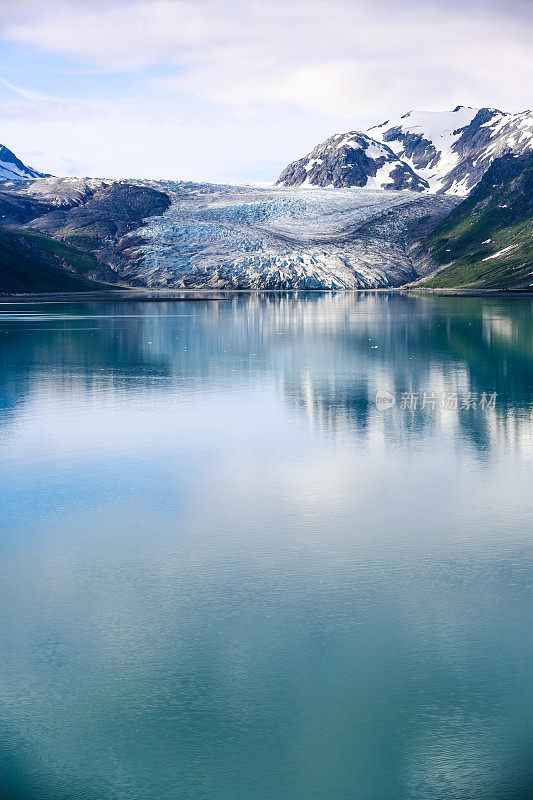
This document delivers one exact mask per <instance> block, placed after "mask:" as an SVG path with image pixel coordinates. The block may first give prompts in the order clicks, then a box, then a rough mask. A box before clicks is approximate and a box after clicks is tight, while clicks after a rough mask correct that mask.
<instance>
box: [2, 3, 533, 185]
mask: <svg viewBox="0 0 533 800" xmlns="http://www.w3.org/2000/svg"><path fill="white" fill-rule="evenodd" d="M531 16H532V15H531V10H530V8H528V5H527V4H525V3H522V2H520V0H514V2H513V0H509V2H507V3H505V4H504V3H503V2H498V0H492V2H491V0H488V1H487V2H484V3H477V2H471V3H469V4H465V3H459V2H454V0H452V2H448V3H446V4H443V3H440V2H436V0H435V2H433V1H432V0H407V1H406V2H403V3H399V2H394V1H393V0H307V1H306V2H304V1H303V0H270V1H269V2H267V1H266V0H150V1H148V0H136V1H133V2H132V0H117V1H116V2H112V1H111V2H106V3H104V2H100V0H92V2H90V3H88V2H82V1H81V0H80V1H79V2H73V1H72V0H70V2H62V0H56V1H55V2H53V0H52V2H47V3H42V2H35V1H34V0H20V2H19V3H17V4H16V5H14V4H13V3H12V2H3V0H0V23H1V25H2V31H1V35H2V37H3V38H4V39H6V40H9V41H10V42H13V43H19V44H22V45H26V46H30V47H32V48H34V49H36V50H42V51H46V52H49V53H53V54H56V55H60V56H65V57H68V58H70V59H71V60H73V61H74V62H75V63H77V64H82V65H84V66H85V67H86V68H89V69H91V70H93V71H95V72H102V73H106V72H112V71H124V72H126V73H127V74H129V75H130V76H131V78H132V81H134V82H135V84H136V91H137V93H138V95H139V98H140V100H139V102H140V103H141V104H144V105H145V110H144V112H143V111H142V110H138V111H137V113H138V115H139V116H140V117H143V115H144V116H145V117H146V118H148V117H149V116H150V115H152V117H154V118H156V117H159V119H160V121H161V122H160V134H159V136H160V138H161V139H164V138H165V136H164V134H163V133H162V132H161V128H162V126H163V125H164V124H170V123H173V124H175V125H176V128H175V131H174V141H175V143H176V147H184V146H187V147H188V146H189V144H191V146H192V148H193V156H194V157H193V160H194V158H196V157H197V156H198V155H199V154H198V152H197V151H195V149H194V148H195V146H194V142H192V143H190V142H189V130H194V131H196V133H195V136H198V132H201V131H202V125H205V126H207V129H208V130H209V136H210V138H211V141H212V142H213V141H214V140H215V139H217V140H218V141H217V144H216V145H215V150H216V149H217V147H218V146H219V144H220V151H221V153H223V154H224V153H225V154H226V156H227V158H229V160H230V161H232V163H233V160H234V159H236V158H238V154H239V153H240V152H242V150H243V147H244V149H245V150H246V147H247V142H248V141H249V140H250V138H251V137H252V136H253V137H257V138H256V140H255V143H254V144H255V147H256V149H258V148H262V149H263V150H264V149H265V148H271V152H272V159H271V160H272V161H273V162H276V161H277V159H278V158H280V159H282V160H281V161H280V164H279V165H280V166H281V165H282V163H283V161H284V160H286V158H288V157H289V156H290V157H291V158H292V157H293V156H296V155H298V154H299V153H300V152H302V151H303V150H305V147H306V146H307V145H309V146H310V145H311V144H313V143H314V142H313V141H309V138H310V136H311V134H312V135H315V134H318V132H319V131H322V130H323V131H324V135H326V134H328V133H331V132H333V130H337V129H339V130H342V129H346V128H354V127H363V126H364V125H366V124H368V123H369V122H370V121H380V120H381V119H383V118H385V117H388V116H393V115H396V114H398V113H403V112H405V111H407V110H409V109H411V108H413V107H418V108H420V107H422V108H428V109H437V108H447V107H452V106H453V105H456V104H459V103H464V104H467V105H491V106H500V107H503V108H505V109H509V110H521V109H522V108H523V107H526V106H527V105H528V104H529V102H530V85H531V82H532V78H533V75H532V67H533V58H532V56H531V44H530V42H531V33H532V32H531ZM154 72H155V74H156V75H158V77H154ZM102 81H105V77H102ZM25 102H26V105H24V103H22V102H19V106H18V109H19V112H20V114H21V118H22V116H23V115H24V114H28V115H29V114H30V113H31V106H32V101H31V98H26V101H25ZM110 103H111V105H110V106H107V107H106V106H104V105H101V108H100V113H98V112H97V110H96V111H95V108H94V107H91V106H90V105H88V104H85V112H86V117H87V119H88V120H90V119H91V118H92V119H93V120H94V119H95V118H98V119H99V120H102V119H103V120H104V122H105V120H106V119H107V116H108V115H109V114H110V115H111V117H112V118H113V119H114V121H115V122H116V125H117V126H118V127H119V126H120V119H121V118H123V117H124V113H125V112H124V108H123V105H124V104H123V99H122V98H121V97H120V96H119V95H117V97H116V98H115V101H114V103H113V101H112V98H111V100H110ZM186 103H189V104H193V105H194V104H196V105H198V107H203V117H202V114H199V116H198V118H193V119H191V120H190V122H189V125H188V124H187V119H186V115H184V116H182V117H180V116H179V114H178V115H177V114H176V113H174V111H173V106H174V105H184V104H186ZM78 104H79V102H78V98H68V97H64V98H55V99H54V100H53V101H52V102H50V115H51V117H55V118H57V116H58V115H59V116H60V115H61V113H62V112H63V111H64V110H65V109H68V108H69V107H72V113H73V114H78V115H79V113H80V112H79V111H78V110H75V108H74V107H77V106H78ZM33 105H34V106H35V109H34V110H35V113H36V114H37V117H39V118H41V117H40V115H41V114H42V113H43V111H44V108H43V103H42V101H39V100H38V99H35V101H34V102H33ZM16 110H17V109H16V105H15V104H14V103H13V102H12V103H11V112H9V109H6V107H5V106H4V113H8V114H9V113H11V115H12V116H13V115H15V114H16ZM133 111H134V109H133ZM1 112H2V109H1V108H0V113H1ZM81 113H82V114H83V112H81ZM129 114H130V112H129V111H128V112H127V113H125V116H129ZM210 114H211V115H212V116H211V118H210ZM106 115H107V116H106ZM298 115H300V117H299V118H298ZM193 116H194V115H193ZM268 118H270V122H269V123H266V124H265V120H266V119H268ZM115 122H114V123H113V124H115ZM153 122H154V125H153V127H154V129H155V127H156V125H155V119H154V120H153ZM128 124H130V123H129V122H128ZM142 124H145V122H143V123H142ZM146 124H148V123H146ZM293 125H296V126H299V130H298V129H295V130H292V129H291V130H289V128H290V126H293ZM93 127H94V125H93ZM108 127H109V126H108ZM118 127H117V130H118ZM130 127H131V125H130ZM262 129H264V130H265V134H264V135H262V133H261V130H262ZM272 130H277V132H278V135H277V140H278V141H272V139H271V138H267V137H266V131H268V132H269V133H268V136H269V137H270V131H272ZM131 135H132V136H134V137H135V136H136V133H135V132H134V131H132V132H131ZM223 137H229V138H228V139H226V140H224V142H223V143H221V139H222V138H223ZM280 139H281V140H283V141H284V142H285V147H284V148H283V147H282V146H281V144H280V141H279V140H280ZM200 140H201V141H202V142H203V141H204V139H203V137H202V136H200ZM297 140H299V141H300V142H301V147H300V148H299V149H298V150H296V151H294V150H293V149H292V146H293V144H292V143H293V142H296V141H297ZM304 142H305V145H304ZM296 146H297V145H296ZM212 147H213V145H212ZM282 151H283V152H285V153H286V156H283V155H281V153H282ZM167 155H169V154H167ZM202 157H203V159H204V163H205V162H206V160H209V158H210V156H209V155H206V154H205V153H203V154H202ZM167 160H168V159H167ZM273 177H274V176H273Z"/></svg>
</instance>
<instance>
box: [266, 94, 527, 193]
mask: <svg viewBox="0 0 533 800" xmlns="http://www.w3.org/2000/svg"><path fill="white" fill-rule="evenodd" d="M359 139H364V140H365V142H366V147H365V149H364V152H365V154H366V155H367V159H366V161H365V162H364V163H361V162H362V161H363V160H362V158H361V157H360V158H359V166H362V167H364V170H363V172H364V175H363V177H361V175H360V174H357V175H354V171H353V170H352V169H351V168H350V162H351V161H353V160H354V158H353V157H352V158H350V156H349V155H348V154H347V151H346V147H344V146H343V147H341V146H340V142H343V143H344V142H345V141H349V140H353V141H359ZM335 143H337V144H336V147H335ZM380 146H381V147H386V148H387V150H386V151H380V150H379V148H380ZM532 148H533V113H532V112H531V111H522V112H519V113H516V114H511V113H508V112H504V111H500V110H499V109H496V108H488V107H487V108H481V109H478V108H474V107H471V106H456V107H455V108H454V109H453V111H444V112H438V111H409V112H407V113H406V114H403V115H402V116H401V117H400V118H399V119H398V120H386V121H385V122H382V123H380V124H378V125H374V126H372V127H371V128H369V129H368V131H366V132H362V131H350V132H349V133H347V134H335V135H334V136H332V137H330V138H329V139H327V140H326V141H325V142H322V143H321V144H319V145H317V146H316V147H315V148H314V149H313V150H312V151H311V152H310V153H308V154H307V155H306V156H304V157H303V158H300V159H298V160H297V161H295V162H292V164H289V165H288V167H286V168H285V169H284V170H283V171H282V173H281V175H280V177H279V178H278V181H277V185H280V186H322V187H326V186H329V187H337V186H343V187H347V186H359V187H361V188H365V187H366V188H387V189H400V190H401V189H404V188H410V189H414V190H415V191H420V192H428V193H432V194H451V195H456V196H458V197H463V196H467V195H468V194H469V192H470V191H471V190H472V189H473V188H474V187H475V186H476V185H477V183H478V182H479V181H480V180H481V178H482V177H483V175H484V173H485V172H486V171H487V169H488V168H489V167H490V165H491V163H492V162H493V161H494V159H495V158H498V157H500V156H502V155H505V154H506V153H513V154H514V155H522V154H523V153H525V152H528V151H531V149H532ZM385 154H386V157H385V158H381V160H379V157H380V156H385ZM394 159H396V161H395V167H394V170H395V172H396V176H398V177H399V176H400V175H403V176H405V175H409V176H410V177H409V182H410V185H409V186H406V185H403V182H402V181H401V180H398V179H396V180H392V181H391V180H390V179H389V180H388V182H387V183H385V182H383V183H382V184H381V185H377V184H376V182H375V180H374V179H375V178H376V175H379V174H382V175H383V174H384V172H383V167H384V165H385V164H392V163H394ZM380 170H381V173H380ZM384 177H385V178H387V179H388V178H389V175H388V174H386V175H384Z"/></svg>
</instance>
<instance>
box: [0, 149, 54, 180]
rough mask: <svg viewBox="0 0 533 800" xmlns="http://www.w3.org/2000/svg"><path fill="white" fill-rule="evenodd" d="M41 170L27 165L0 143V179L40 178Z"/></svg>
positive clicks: (41, 175)
mask: <svg viewBox="0 0 533 800" xmlns="http://www.w3.org/2000/svg"><path fill="white" fill-rule="evenodd" d="M42 177H44V176H43V174H42V173H41V172H37V170H36V169H33V168H32V167H27V166H26V165H25V164H23V163H22V161H21V160H20V159H19V158H17V156H16V155H15V154H14V153H12V152H11V150H9V149H8V148H7V147H6V146H5V145H3V144H2V145H0V180H2V181H5V180H21V179H24V178H42Z"/></svg>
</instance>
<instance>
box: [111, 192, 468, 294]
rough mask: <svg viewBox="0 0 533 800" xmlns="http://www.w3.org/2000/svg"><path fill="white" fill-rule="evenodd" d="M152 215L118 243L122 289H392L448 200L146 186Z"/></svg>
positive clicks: (412, 270) (409, 273)
mask: <svg viewBox="0 0 533 800" xmlns="http://www.w3.org/2000/svg"><path fill="white" fill-rule="evenodd" d="M150 185H151V186H154V187H157V188H159V189H162V190H164V191H165V192H167V193H168V194H169V195H170V198H171V205H170V207H169V209H168V210H167V211H166V212H165V213H163V214H162V215H161V216H158V217H153V218H151V219H150V220H148V221H147V223H146V224H145V225H144V227H142V228H140V229H138V230H136V231H134V232H133V233H131V234H129V235H127V236H125V237H124V238H123V239H122V241H121V245H120V249H121V254H122V257H123V258H122V260H121V263H120V265H118V266H117V267H116V269H117V271H118V274H119V277H120V280H121V281H123V282H124V283H127V284H129V285H137V286H149V287H154V288H155V287H165V288H176V289H178V288H183V289H195V288H213V289H222V288H225V289H262V290H265V289H266V290H268V289H359V288H387V287H395V286H401V285H402V284H405V283H407V282H409V281H412V280H416V279H417V278H418V277H419V272H418V270H417V268H416V265H415V263H414V261H413V258H412V255H411V252H410V251H411V247H412V246H413V245H414V243H415V241H417V240H418V239H419V238H420V237H421V235H423V234H425V233H427V232H429V230H430V229H431V228H432V227H434V226H435V225H436V224H438V222H440V221H441V220H442V219H443V218H444V217H445V216H446V215H447V214H448V213H449V212H450V210H451V208H453V207H454V205H455V203H456V202H457V200H456V199H454V198H450V197H442V196H441V197H439V196H435V195H427V194H425V195H422V196H421V195H420V193H418V192H411V191H386V190H366V189H359V188H352V189H322V188H317V187H305V188H301V187H298V188H292V187H291V188H282V187H256V186H219V185H211V184H200V183H182V182H178V183H174V182H160V181H158V182H150Z"/></svg>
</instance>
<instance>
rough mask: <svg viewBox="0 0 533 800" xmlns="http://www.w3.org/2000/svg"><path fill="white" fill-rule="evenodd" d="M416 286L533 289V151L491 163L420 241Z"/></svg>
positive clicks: (504, 157)
mask: <svg viewBox="0 0 533 800" xmlns="http://www.w3.org/2000/svg"><path fill="white" fill-rule="evenodd" d="M422 252H423V253H424V255H423V256H422V260H421V261H422V263H421V264H420V265H419V268H420V267H422V268H425V269H431V268H433V269H434V268H437V271H436V272H435V274H433V275H432V276H431V277H430V278H427V279H425V280H423V281H422V282H421V283H420V284H419V285H424V286H431V287H459V286H468V287H483V288H490V289H496V288H513V289H531V288H532V287H533V153H526V154H524V155H522V156H511V155H506V156H502V157H500V158H498V159H496V160H495V161H493V163H492V165H491V166H490V168H489V169H488V170H487V172H486V173H485V175H484V176H483V178H482V179H481V181H480V182H479V183H478V185H477V186H476V188H475V189H474V190H473V191H472V192H471V194H470V196H469V197H468V198H467V199H466V200H464V201H463V202H462V203H461V204H460V205H458V206H457V207H456V208H455V209H454V210H453V211H452V213H451V214H450V216H449V217H448V218H447V219H446V220H444V222H442V223H441V225H439V226H438V227H437V228H436V230H435V231H434V233H433V234H432V235H431V236H430V237H429V239H427V241H426V242H424V248H423V251H422Z"/></svg>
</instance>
